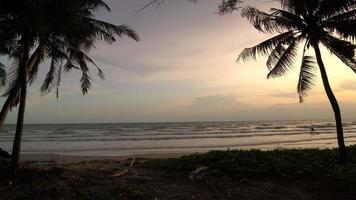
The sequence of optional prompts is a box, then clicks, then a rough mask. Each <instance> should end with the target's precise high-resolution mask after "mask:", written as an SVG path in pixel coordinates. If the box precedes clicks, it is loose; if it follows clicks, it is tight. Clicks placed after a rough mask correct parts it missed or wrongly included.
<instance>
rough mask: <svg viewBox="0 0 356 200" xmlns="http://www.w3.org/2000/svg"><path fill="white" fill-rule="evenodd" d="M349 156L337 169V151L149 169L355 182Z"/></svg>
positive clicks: (253, 153) (243, 156)
mask: <svg viewBox="0 0 356 200" xmlns="http://www.w3.org/2000/svg"><path fill="white" fill-rule="evenodd" d="M348 156H349V158H350V160H349V163H348V164H347V165H340V164H339V159H338V150H337V149H325V150H319V149H300V150H295V149H293V150H272V151H260V150H249V151H244V150H230V151H211V152H209V153H205V154H193V155H189V156H183V157H181V158H176V159H160V160H153V161H151V162H149V163H148V165H149V166H150V167H153V168H157V169H160V170H164V171H167V172H172V173H176V172H191V171H194V170H196V169H197V168H199V167H203V166H204V167H208V169H207V173H208V174H209V175H211V176H228V177H234V178H244V177H259V176H267V177H269V176H283V177H290V176H303V177H323V178H325V177H329V178H332V179H334V178H335V179H339V180H344V181H356V159H353V158H354V157H355V156H356V146H351V147H349V148H348Z"/></svg>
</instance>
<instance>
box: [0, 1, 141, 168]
mask: <svg viewBox="0 0 356 200" xmlns="http://www.w3.org/2000/svg"><path fill="white" fill-rule="evenodd" d="M100 8H104V9H105V10H106V11H110V8H109V7H108V6H107V5H106V4H105V3H104V2H103V1H102V0H76V1H73V0H36V1H35V0H26V1H23V0H12V1H7V2H6V3H4V5H2V7H1V8H0V23H1V25H2V28H1V30H0V41H1V42H0V50H1V49H3V47H4V49H5V50H6V51H4V52H0V53H3V54H4V55H8V56H9V57H10V58H11V59H12V60H13V61H14V63H16V64H17V65H14V66H15V67H13V69H12V70H11V72H10V74H9V75H8V79H9V80H8V84H7V85H8V88H7V90H6V92H5V96H6V97H7V100H6V102H5V105H4V107H3V109H2V112H1V114H2V115H3V116H5V117H6V114H7V112H8V110H9V109H10V108H11V107H12V106H16V105H17V104H19V110H18V117H17V126H16V133H15V139H14V145H13V149H12V162H11V165H12V169H13V170H16V169H17V168H18V163H19V155H20V149H21V138H22V133H23V123H24V113H25V104H26V90H27V85H28V84H30V83H32V81H33V80H34V79H35V77H36V74H37V72H38V68H39V64H40V63H41V62H42V61H44V60H46V59H50V60H51V64H50V69H49V72H48V73H47V76H46V78H45V80H44V83H43V85H42V87H41V91H42V92H44V93H45V92H49V91H50V90H51V89H52V87H53V86H54V85H56V86H57V95H58V86H59V84H60V80H61V78H60V77H61V74H62V71H70V70H71V69H78V70H80V71H81V72H82V77H81V88H82V91H83V94H86V93H87V92H88V90H89V89H90V87H91V81H90V77H89V74H88V72H89V67H88V64H87V63H88V62H90V63H92V64H94V66H95V67H96V68H97V69H98V72H99V76H101V77H103V73H102V71H101V69H100V68H99V67H98V66H97V65H96V64H95V63H94V61H93V60H92V59H90V57H89V56H87V53H88V52H89V50H90V49H91V48H93V47H94V45H95V42H96V41H99V40H102V41H105V42H107V43H109V44H111V43H113V42H114V41H115V36H119V37H121V36H123V35H127V36H129V37H130V38H132V39H134V40H136V41H137V40H138V39H139V38H138V35H137V34H136V33H135V32H134V31H133V30H132V29H130V28H129V27H127V26H124V25H121V26H116V25H113V24H110V23H107V22H104V21H100V20H98V19H95V16H94V14H95V12H96V11H97V10H98V9H100ZM8 43H9V44H8ZM5 44H8V45H7V46H9V47H11V48H9V49H8V50H7V49H6V48H5V47H6V45H5ZM32 52H33V53H32ZM0 76H1V70H0ZM0 80H1V79H0Z"/></svg>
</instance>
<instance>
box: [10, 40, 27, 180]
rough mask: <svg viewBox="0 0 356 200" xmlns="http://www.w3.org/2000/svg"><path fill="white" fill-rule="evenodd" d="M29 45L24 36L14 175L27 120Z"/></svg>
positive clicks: (13, 166) (13, 162) (13, 161)
mask: <svg viewBox="0 0 356 200" xmlns="http://www.w3.org/2000/svg"><path fill="white" fill-rule="evenodd" d="M28 49H29V44H28V41H27V40H26V36H25V34H24V36H23V38H22V58H21V61H20V66H19V67H20V69H19V80H20V90H21V92H20V106H19V110H18V115H17V124H16V133H15V139H14V143H13V147H12V155H11V169H12V171H13V175H14V174H15V172H16V170H17V169H18V167H19V162H20V152H21V141H22V134H23V126H24V118H25V108H26V95H27V94H26V93H27V61H28V57H29V50H28Z"/></svg>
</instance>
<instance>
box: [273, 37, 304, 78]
mask: <svg viewBox="0 0 356 200" xmlns="http://www.w3.org/2000/svg"><path fill="white" fill-rule="evenodd" d="M297 48H298V42H297V40H296V39H295V40H293V41H292V42H291V44H290V45H289V46H288V48H287V49H286V50H285V51H284V52H283V54H281V55H280V56H279V58H278V61H277V63H276V65H275V66H274V67H273V69H272V70H271V71H270V72H269V73H268V75H267V78H268V79H269V78H276V77H280V76H282V75H284V74H285V73H286V72H287V71H288V70H289V69H290V68H292V66H293V61H294V59H295V57H296V55H297Z"/></svg>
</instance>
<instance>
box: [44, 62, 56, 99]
mask: <svg viewBox="0 0 356 200" xmlns="http://www.w3.org/2000/svg"><path fill="white" fill-rule="evenodd" d="M58 65H59V63H58V60H56V59H55V58H52V61H51V66H50V69H49V71H48V73H47V75H46V78H45V80H44V81H43V83H42V86H41V92H42V94H47V93H49V92H51V89H52V86H53V84H54V82H53V81H54V77H55V76H56V73H57V68H58Z"/></svg>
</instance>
